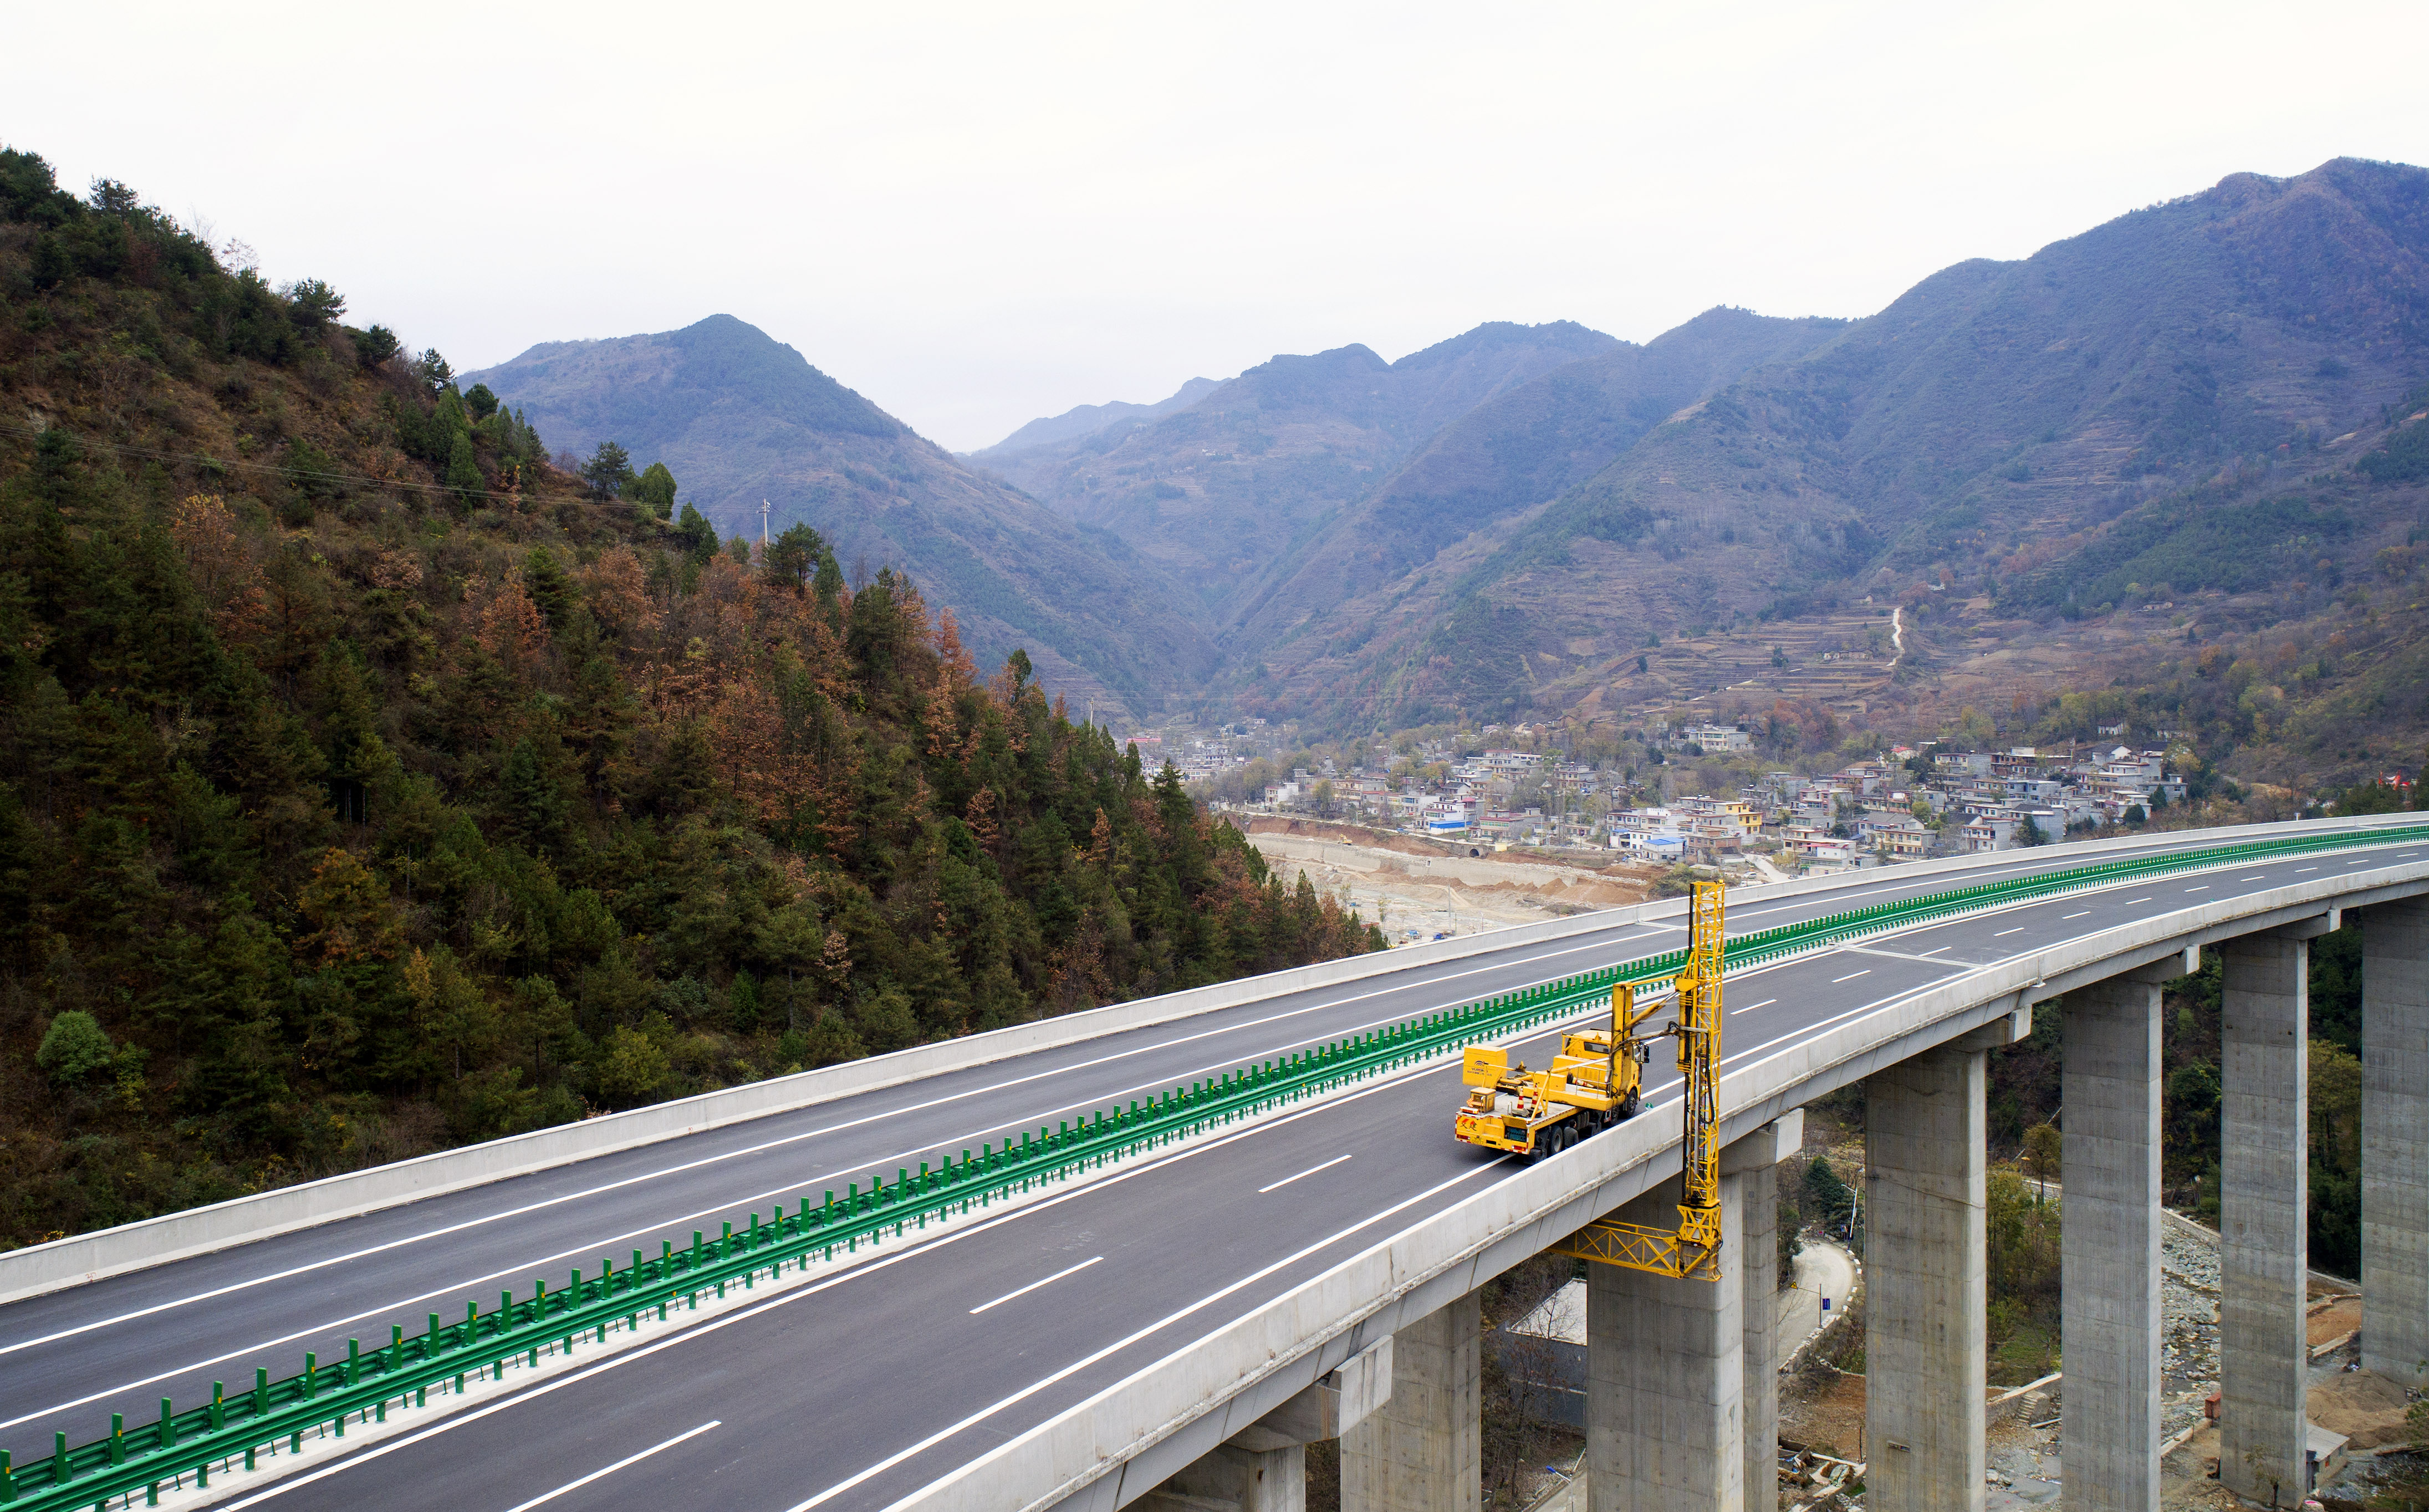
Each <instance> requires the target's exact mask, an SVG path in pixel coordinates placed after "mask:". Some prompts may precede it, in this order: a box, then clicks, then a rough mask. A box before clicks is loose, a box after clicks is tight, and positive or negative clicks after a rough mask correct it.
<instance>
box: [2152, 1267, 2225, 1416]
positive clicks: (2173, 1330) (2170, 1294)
mask: <svg viewBox="0 0 2429 1512" xmlns="http://www.w3.org/2000/svg"><path fill="white" fill-rule="evenodd" d="M2159 1315H2160V1318H2161V1320H2162V1327H2163V1329H2164V1330H2165V1332H2164V1335H2163V1339H2162V1343H2161V1346H2160V1348H2161V1368H2162V1369H2163V1370H2165V1371H2166V1372H2167V1373H2168V1374H2169V1375H2170V1376H2171V1377H2172V1378H2173V1379H2175V1380H2178V1381H2215V1380H2217V1379H2218V1241H2216V1240H2214V1239H2210V1238H2208V1237H2207V1236H2206V1235H2202V1234H2196V1233H2194V1232H2192V1231H2191V1230H2189V1229H2187V1228H2185V1227H2183V1226H2182V1225H2181V1224H2162V1225H2160V1229H2159ZM2199 1408H2200V1403H2199V1400H2198V1398H2196V1399H2195V1402H2194V1411H2195V1414H2196V1415H2197V1414H2198V1412H2199ZM2170 1416H2171V1417H2174V1416H2176V1414H2175V1413H2173V1412H2172V1413H2171V1414H2170ZM2175 1426H2182V1424H2181V1423H2179V1424H2173V1426H2172V1429H2171V1431H2173V1427H2175Z"/></svg>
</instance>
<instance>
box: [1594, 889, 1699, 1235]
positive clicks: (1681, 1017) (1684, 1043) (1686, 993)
mask: <svg viewBox="0 0 2429 1512" xmlns="http://www.w3.org/2000/svg"><path fill="white" fill-rule="evenodd" d="M1693 887H1694V895H1693V896H1692V897H1691V898H1690V900H1689V903H1688V913H1687V929H1688V934H1687V969H1686V970H1684V971H1682V972H1680V973H1679V974H1678V984H1677V985H1678V1009H1677V1025H1676V1027H1675V1028H1674V1029H1673V1030H1672V1032H1674V1033H1676V1034H1677V1036H1678V1073H1679V1076H1681V1078H1682V1079H1683V1080H1684V1081H1685V1083H1686V1096H1685V1097H1684V1099H1682V1100H1683V1102H1684V1104H1685V1108H1686V1123H1687V1129H1686V1139H1685V1141H1684V1142H1683V1143H1682V1144H1681V1145H1680V1147H1679V1152H1678V1158H1679V1192H1678V1231H1677V1233H1675V1234H1673V1233H1666V1232H1663V1231H1662V1230H1660V1229H1652V1228H1645V1227H1643V1226H1641V1225H1639V1224H1621V1223H1611V1222H1608V1221H1606V1222H1603V1223H1597V1224H1591V1225H1589V1226H1588V1227H1586V1228H1583V1229H1581V1230H1579V1231H1578V1233H1577V1234H1575V1235H1574V1236H1572V1237H1571V1239H1570V1240H1569V1242H1568V1243H1566V1244H1562V1245H1559V1246H1556V1248H1557V1249H1558V1250H1559V1252H1560V1253H1562V1254H1563V1255H1574V1256H1577V1257H1579V1258H1580V1259H1588V1260H1598V1261H1600V1262H1601V1263H1603V1264H1605V1265H1624V1266H1627V1267H1628V1268H1629V1269H1630V1270H1636V1271H1651V1272H1653V1273H1655V1274H1659V1275H1676V1276H1688V1275H1695V1276H1701V1277H1702V1278H1704V1279H1705V1280H1707V1281H1718V1280H1719V1279H1720V1278H1721V1268H1720V1264H1719V1255H1720V1249H1721V1146H1720V1138H1721V1130H1720V1087H1719V1067H1720V1062H1721V1020H1722V1017H1723V1010H1722V1007H1721V930H1722V922H1723V908H1722V897H1723V894H1724V891H1725V888H1724V884H1723V883H1721V882H1718V881H1710V882H1704V881H1699V882H1695V883H1694V884H1693Z"/></svg>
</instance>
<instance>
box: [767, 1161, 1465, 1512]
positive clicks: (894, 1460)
mask: <svg viewBox="0 0 2429 1512" xmlns="http://www.w3.org/2000/svg"><path fill="white" fill-rule="evenodd" d="M1509 1159H1510V1158H1509V1157H1508V1156H1506V1155H1505V1156H1499V1157H1496V1158H1495V1159H1491V1160H1487V1161H1484V1162H1483V1163H1482V1164H1479V1165H1477V1166H1474V1167H1471V1168H1470V1169H1468V1170H1466V1171H1462V1172H1461V1173H1460V1174H1459V1175H1455V1176H1452V1177H1451V1178H1450V1179H1449V1180H1447V1181H1443V1182H1438V1183H1436V1184H1435V1185H1434V1186H1431V1187H1429V1188H1427V1189H1426V1190H1425V1191H1423V1192H1417V1193H1415V1194H1414V1195H1413V1196H1410V1197H1407V1198H1404V1199H1403V1200H1401V1201H1399V1202H1396V1203H1395V1204H1393V1205H1392V1206H1391V1207H1389V1208H1384V1209H1383V1210H1382V1211H1381V1212H1379V1213H1375V1214H1372V1215H1371V1216H1369V1217H1366V1218H1362V1219H1360V1220H1359V1221H1358V1222H1357V1223H1354V1224H1350V1225H1349V1226H1348V1227H1347V1228H1343V1229H1339V1230H1336V1231H1335V1232H1333V1233H1331V1234H1329V1235H1327V1236H1326V1237H1325V1238H1323V1239H1320V1240H1317V1241H1315V1242H1314V1243H1313V1244H1310V1245H1308V1246H1306V1247H1305V1248H1303V1249H1301V1250H1299V1251H1298V1252H1297V1253H1296V1254H1292V1255H1285V1256H1283V1257H1281V1259H1279V1260H1276V1261H1274V1262H1273V1263H1272V1264H1270V1265H1268V1266H1266V1267H1265V1268H1264V1269H1263V1270H1261V1271H1256V1272H1252V1273H1250V1274H1248V1275H1244V1276H1242V1277H1240V1279H1238V1280H1237V1281H1234V1282H1232V1283H1231V1285H1230V1286H1227V1287H1225V1288H1224V1289H1223V1290H1220V1291H1215V1292H1212V1293H1210V1294H1208V1295H1206V1296H1203V1297H1200V1298H1198V1300H1197V1301H1196V1302H1193V1303H1191V1304H1190V1305H1189V1306H1187V1307H1182V1308H1181V1309H1180V1310H1178V1311H1176V1312H1171V1313H1167V1314H1165V1316H1164V1317H1162V1318H1159V1319H1157V1320H1156V1321H1155V1322H1153V1323H1148V1325H1147V1326H1145V1327H1143V1328H1141V1329H1139V1330H1137V1331H1136V1332H1135V1333H1132V1334H1131V1335H1129V1336H1128V1337H1126V1338H1123V1339H1115V1341H1114V1342H1112V1343H1110V1344H1107V1345H1106V1346H1105V1347H1104V1348H1102V1349H1100V1350H1099V1351H1097V1352H1096V1353H1095V1354H1093V1355H1090V1356H1086V1357H1085V1358H1083V1359H1077V1360H1073V1361H1072V1362H1071V1363H1070V1364H1068V1365H1066V1366H1065V1367H1063V1368H1062V1369H1061V1370H1059V1371H1056V1372H1054V1373H1053V1374H1051V1375H1049V1376H1046V1377H1045V1378H1043V1379H1042V1380H1038V1381H1033V1382H1032V1383H1030V1384H1029V1385H1028V1386H1025V1387H1023V1388H1021V1389H1019V1390H1017V1391H1015V1392H1013V1393H1012V1394H1011V1395H1010V1396H1007V1397H1005V1398H1003V1399H1002V1400H1001V1401H999V1402H996V1403H994V1404H993V1405H989V1406H984V1407H982V1408H980V1409H979V1410H978V1411H976V1412H974V1413H972V1414H970V1415H969V1416H968V1417H967V1418H964V1419H963V1420H962V1421H961V1422H956V1423H953V1424H951V1425H950V1426H949V1427H944V1428H939V1429H938V1430H936V1431H935V1432H934V1433H933V1434H930V1435H929V1436H928V1437H927V1438H922V1439H920V1440H919V1441H918V1442H917V1443H916V1444H913V1445H911V1446H910V1447H909V1448H907V1449H902V1450H898V1451H897V1452H896V1453H894V1454H889V1455H887V1456H886V1457H885V1458H884V1459H881V1460H879V1461H878V1462H877V1463H876V1464H874V1465H871V1466H869V1467H868V1468H867V1470H864V1471H861V1472H860V1473H859V1474H857V1475H854V1476H852V1477H851V1479H849V1480H843V1481H837V1482H836V1483H835V1484H834V1485H833V1486H830V1487H827V1488H826V1489H825V1490H823V1491H820V1492H819V1493H818V1495H816V1496H813V1497H811V1498H810V1499H809V1500H807V1501H805V1502H797V1503H795V1504H793V1505H792V1507H790V1508H789V1509H788V1512H810V1508H812V1507H814V1506H817V1505H818V1504H820V1503H823V1502H828V1501H832V1500H833V1499H834V1498H835V1497H838V1496H841V1495H842V1494H843V1493H844V1492H846V1491H849V1490H851V1488H852V1487H856V1486H858V1485H860V1484H861V1483H862V1482H864V1481H867V1480H868V1479H870V1478H871V1477H873V1476H877V1475H883V1474H884V1473H885V1472H886V1471H889V1470H892V1469H893V1468H894V1467H895V1466H897V1465H900V1464H901V1463H902V1462H903V1461H904V1460H906V1459H909V1458H910V1457H912V1456H913V1455H914V1454H923V1453H925V1452H926V1451H928V1450H930V1449H932V1448H934V1447H935V1446H936V1445H937V1444H940V1443H943V1442H944V1441H945V1440H946V1439H948V1438H952V1437H953V1436H954V1435H955V1434H958V1433H961V1432H963V1431H964V1430H966V1429H968V1428H971V1427H974V1426H976V1425H977V1424H979V1423H982V1422H985V1421H986V1420H987V1419H989V1418H991V1417H993V1416H995V1415H996V1414H997V1413H999V1412H1000V1411H1002V1410H1003V1409H1004V1408H1006V1407H1009V1406H1013V1405H1017V1404H1018V1403H1020V1402H1021V1401H1023V1400H1024V1399H1026V1398H1029V1397H1033V1396H1035V1395H1036V1394H1037V1393H1038V1392H1040V1391H1043V1390H1045V1389H1047V1388H1048V1387H1049V1386H1052V1385H1054V1384H1055V1383H1057V1382H1059V1381H1062V1380H1064V1379H1066V1378H1067V1377H1069V1376H1072V1375H1075V1374H1077V1373H1079V1372H1081V1371H1083V1370H1085V1369H1087V1368H1088V1367H1089V1366H1091V1365H1094V1364H1096V1363H1097V1362H1098V1361H1099V1360H1100V1359H1104V1358H1106V1357H1107V1356H1112V1355H1115V1354H1117V1353H1119V1352H1120V1351H1122V1350H1125V1349H1128V1348H1129V1347H1130V1346H1131V1345H1132V1344H1134V1343H1137V1342H1138V1341H1139V1340H1140V1339H1148V1338H1151V1337H1153V1336H1154V1335H1156V1334H1158V1333H1160V1332H1162V1331H1163V1330H1165V1329H1166V1328H1169V1327H1171V1326H1172V1325H1173V1324H1174V1323H1179V1322H1181V1320H1182V1319H1183V1318H1186V1317H1188V1316H1189V1315H1190V1314H1191V1313H1193V1312H1196V1311H1198V1309H1199V1308H1201V1307H1206V1306H1208V1305H1209V1304H1211V1303H1215V1302H1218V1301H1220V1300H1222V1299H1223V1298H1224V1297H1227V1296H1229V1295H1231V1293H1232V1292H1234V1291H1237V1290H1241V1289H1242V1288H1244V1287H1247V1286H1249V1285H1251V1284H1253V1283H1255V1282H1258V1281H1262V1280H1264V1278H1265V1277H1266V1276H1268V1275H1271V1274H1274V1273H1275V1272H1276V1271H1279V1270H1281V1269H1283V1268H1284V1267H1286V1266H1292V1265H1297V1263H1298V1262H1299V1261H1301V1260H1303V1259H1305V1258H1307V1257H1309V1256H1311V1255H1314V1254H1316V1253H1318V1252H1319V1251H1321V1250H1324V1249H1326V1248H1328V1247H1330V1246H1331V1245H1334V1244H1338V1243H1339V1242H1341V1241H1343V1240H1345V1239H1347V1238H1348V1237H1349V1236H1350V1235H1352V1234H1355V1233H1356V1232H1358V1231H1359V1230H1360V1229H1362V1228H1368V1227H1371V1226H1373V1225H1374V1224H1379V1223H1380V1222H1382V1221H1383V1220H1384V1219H1386V1218H1389V1217H1391V1216H1393V1215H1394V1214H1396V1213H1398V1212H1400V1211H1402V1210H1403V1209H1406V1208H1413V1207H1414V1206H1416V1205H1417V1204H1418V1203H1421V1202H1425V1201H1427V1200H1429V1199H1430V1198H1432V1197H1435V1196H1438V1195H1440V1194H1441V1193H1443V1192H1448V1191H1449V1190H1450V1189H1451V1188H1453V1187H1455V1186H1458V1185H1459V1184H1460V1183H1461V1182H1462V1181H1466V1180H1469V1179H1471V1178H1473V1177H1474V1176H1476V1175H1478V1174H1479V1173H1481V1172H1485V1171H1490V1170H1492V1169H1493V1168H1494V1167H1495V1166H1497V1165H1504V1164H1507V1163H1508V1162H1509ZM912 1495H913V1496H915V1497H916V1496H917V1495H918V1492H917V1491H914V1492H913V1493H912ZM897 1505H900V1503H897Z"/></svg>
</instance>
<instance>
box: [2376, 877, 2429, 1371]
mask: <svg viewBox="0 0 2429 1512" xmlns="http://www.w3.org/2000/svg"><path fill="white" fill-rule="evenodd" d="M2361 1005H2362V1006H2361V1059H2362V1069H2361V1126H2362V1147H2361V1293H2362V1300H2361V1362H2362V1365H2363V1367H2364V1368H2365V1369H2368V1370H2373V1371H2378V1372H2382V1373H2384V1374H2388V1375H2391V1376H2394V1377H2395V1378H2396V1379H2397V1380H2399V1381H2404V1382H2406V1383H2408V1384H2410V1385H2412V1386H2416V1387H2420V1386H2429V903H2424V902H2422V901H2421V900H2420V899H2418V898H2413V899H2407V900H2405V901H2404V902H2401V903H2388V904H2383V905H2381V906H2379V907H2377V908H2373V909H2371V910H2370V911H2369V912H2367V913H2366V914H2364V915H2363V925H2362V937H2361Z"/></svg>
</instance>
